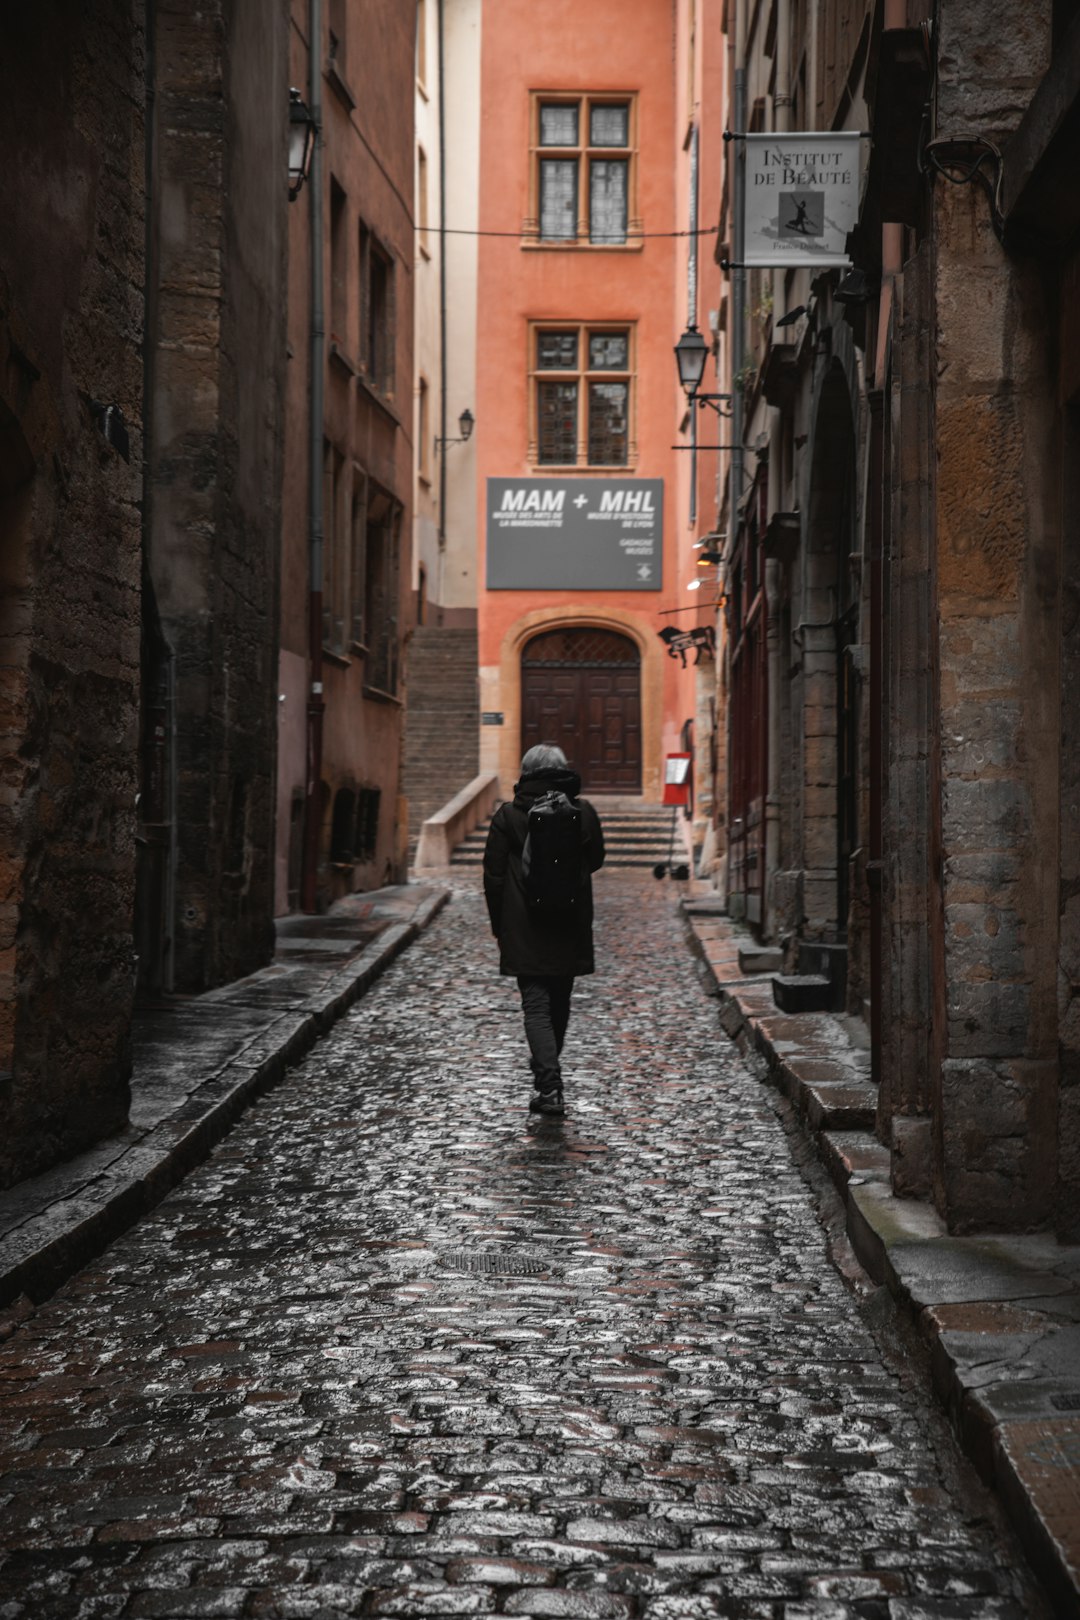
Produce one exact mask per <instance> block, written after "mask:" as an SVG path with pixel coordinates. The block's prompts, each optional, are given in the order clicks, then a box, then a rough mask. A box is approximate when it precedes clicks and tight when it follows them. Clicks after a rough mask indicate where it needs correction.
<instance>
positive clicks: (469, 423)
mask: <svg viewBox="0 0 1080 1620" xmlns="http://www.w3.org/2000/svg"><path fill="white" fill-rule="evenodd" d="M475 426H476V418H475V416H474V415H473V413H472V411H470V409H469V407H468V406H467V405H466V407H465V409H464V410H463V411H462V413H461V415H460V416H459V417H458V427H459V428H460V429H461V437H460V438H457V439H436V440H435V449H436V451H437V450H438V449H439V447H440V445H444V444H464V443H465V441H466V439H471V438H472V430H473V428H474V427H475Z"/></svg>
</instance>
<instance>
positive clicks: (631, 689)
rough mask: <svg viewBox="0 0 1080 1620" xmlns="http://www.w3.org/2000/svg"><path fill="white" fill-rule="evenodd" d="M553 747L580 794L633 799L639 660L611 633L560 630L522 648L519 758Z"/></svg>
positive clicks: (637, 778) (637, 767)
mask: <svg viewBox="0 0 1080 1620" xmlns="http://www.w3.org/2000/svg"><path fill="white" fill-rule="evenodd" d="M541 742H550V743H557V744H558V746H559V747H560V748H561V749H562V750H563V752H564V753H565V754H566V757H567V758H568V759H569V760H570V762H571V763H572V764H573V765H574V767H575V769H576V770H578V771H579V772H580V774H581V785H582V787H583V788H584V789H585V791H586V792H588V793H640V792H641V654H640V652H639V651H638V648H637V646H636V645H635V643H634V642H633V641H631V639H630V637H629V636H624V635H620V634H619V632H618V631H616V630H601V629H596V628H591V627H580V628H579V627H577V626H573V627H571V626H568V627H566V628H564V629H560V630H545V631H542V632H541V634H540V635H537V636H533V638H532V640H531V641H529V642H527V643H526V645H525V648H524V650H523V652H522V658H521V751H522V753H524V752H525V750H526V749H527V748H532V747H533V746H534V745H535V744H536V743H541Z"/></svg>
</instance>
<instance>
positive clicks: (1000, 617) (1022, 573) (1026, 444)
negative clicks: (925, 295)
mask: <svg viewBox="0 0 1080 1620" xmlns="http://www.w3.org/2000/svg"><path fill="white" fill-rule="evenodd" d="M995 10H998V11H1000V29H998V30H995V28H994V19H993V17H992V16H991V15H988V13H992V12H994V11H995ZM1049 43H1050V6H1049V5H1048V4H1045V3H1042V0H1040V3H1037V4H1033V5H1031V6H1028V7H1025V8H1023V12H1022V15H1021V14H1019V13H1017V11H1016V9H1015V8H1014V7H1009V8H1006V7H1005V6H1004V5H1003V4H1001V5H999V6H996V5H990V6H987V5H986V4H985V3H979V4H973V3H971V0H952V3H951V4H947V5H943V6H942V7H941V8H940V36H939V43H938V104H937V133H938V136H939V138H947V137H955V136H967V135H969V134H971V133H972V132H974V133H977V134H979V135H981V136H984V137H986V138H988V139H991V140H996V141H998V142H1000V141H1002V139H1003V138H1004V137H1005V136H1007V135H1008V133H1009V132H1010V131H1011V130H1012V129H1014V128H1015V127H1016V125H1017V124H1018V122H1019V120H1020V117H1021V116H1022V113H1023V111H1024V109H1025V107H1026V106H1027V104H1028V103H1029V102H1030V100H1031V96H1032V94H1033V92H1034V89H1035V87H1036V85H1037V83H1038V81H1039V78H1040V77H1041V75H1042V73H1043V72H1044V71H1045V69H1046V66H1047V64H1048V60H1049ZM933 210H934V218H933V247H934V283H933V298H934V311H935V326H936V342H935V351H934V362H935V363H934V368H933V374H934V376H935V378H936V390H935V444H936V460H935V486H934V503H935V534H934V559H933V571H934V576H935V581H936V619H937V639H938V647H937V654H938V664H939V670H940V675H939V690H938V711H937V714H936V716H935V722H936V723H935V732H936V736H937V739H938V746H937V749H936V751H935V757H934V759H933V761H932V767H933V770H934V779H933V792H934V795H935V800H936V802H935V805H934V807H933V814H935V815H936V816H937V817H939V825H940V866H939V867H938V871H939V873H940V877H939V882H940V904H941V919H940V920H941V941H942V949H941V956H940V960H941V966H942V980H941V982H942V984H943V986H944V995H943V997H942V998H941V1002H943V1005H942V1004H941V1002H939V1007H938V1025H937V1043H936V1044H937V1048H938V1051H937V1053H936V1054H935V1055H936V1056H937V1057H938V1058H939V1062H938V1064H937V1071H936V1075H935V1081H936V1087H935V1090H936V1095H935V1111H936V1115H937V1131H936V1137H937V1144H936V1146H937V1152H936V1160H935V1173H934V1179H935V1190H936V1196H937V1200H938V1203H939V1206H940V1207H941V1209H942V1210H943V1212H944V1213H945V1214H946V1216H947V1217H948V1219H949V1220H950V1223H951V1224H952V1225H953V1226H954V1227H958V1228H970V1227H977V1226H987V1225H1002V1226H1008V1225H1015V1224H1016V1223H1017V1221H1018V1220H1019V1221H1020V1224H1037V1223H1038V1222H1040V1221H1043V1220H1045V1219H1047V1218H1048V1217H1049V1216H1050V1215H1051V1213H1052V1209H1053V1190H1054V1179H1055V1175H1054V1172H1055V1122H1054V1113H1055V1106H1056V1092H1057V1035H1056V1008H1055V999H1056V936H1057V909H1058V908H1057V871H1058V803H1057V788H1058V778H1057V757H1058V740H1059V734H1060V712H1059V693H1060V682H1059V662H1058V660H1059V651H1058V649H1059V641H1060V625H1059V615H1058V600H1057V590H1058V584H1057V576H1058V567H1059V562H1058V553H1059V546H1060V532H1059V517H1058V515H1057V512H1056V509H1055V499H1056V491H1057V489H1058V487H1059V480H1060V468H1059V465H1058V461H1057V455H1056V453H1055V448H1054V446H1055V442H1056V434H1055V421H1054V418H1055V408H1056V401H1055V392H1056V390H1055V378H1054V377H1053V376H1052V375H1048V367H1047V361H1048V355H1049V350H1048V346H1047V341H1046V340H1047V332H1048V329H1049V317H1050V311H1049V310H1048V309H1047V306H1046V302H1045V298H1044V290H1043V284H1042V279H1041V275H1040V272H1039V268H1038V266H1037V265H1035V264H1033V263H1031V262H1030V261H1029V262H1024V261H1022V260H1017V259H1016V258H1011V257H1009V256H1007V255H1006V253H1005V252H1004V251H1003V249H1002V246H1001V244H1000V242H999V241H998V240H997V237H996V236H995V233H994V230H993V225H992V221H991V218H990V210H989V207H988V202H987V198H986V197H985V196H984V195H983V192H982V190H981V188H979V187H977V186H966V187H954V186H948V185H945V184H938V185H937V186H936V187H935V189H934V194H933Z"/></svg>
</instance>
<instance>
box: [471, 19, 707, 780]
mask: <svg viewBox="0 0 1080 1620" xmlns="http://www.w3.org/2000/svg"><path fill="white" fill-rule="evenodd" d="M713 9H714V8H713V6H712V4H711V0H680V4H679V5H678V6H676V7H672V6H671V5H670V4H666V3H661V0H643V3H640V4H637V5H635V6H634V7H633V8H632V13H631V15H630V16H629V17H628V13H627V8H626V7H625V5H624V4H621V3H620V0H592V3H591V4H590V5H589V6H587V7H582V6H580V5H577V4H575V3H573V0H553V3H552V4H549V5H548V6H546V7H544V8H543V9H542V10H538V9H537V8H536V7H535V6H533V5H531V4H529V3H527V0H501V3H500V4H499V5H498V6H491V7H487V8H485V12H484V24H483V41H482V59H481V60H482V66H481V80H482V85H481V109H482V125H481V140H480V229H481V231H482V232H483V233H485V234H483V235H482V236H481V239H480V251H479V263H478V308H479V334H478V355H477V398H476V418H477V432H476V438H477V473H478V488H477V550H478V568H477V575H478V625H479V665H480V703H481V710H482V724H481V767H482V768H483V769H494V770H497V771H498V772H499V775H500V781H501V787H502V791H503V792H504V793H506V792H509V790H510V788H511V786H512V783H513V781H514V779H515V776H516V774H517V765H518V762H519V760H520V757H521V753H522V750H523V747H525V746H528V745H530V744H531V743H533V742H537V741H556V742H559V743H560V744H561V745H562V746H563V747H564V748H565V749H566V751H567V753H568V755H570V757H571V759H572V761H573V763H574V764H575V765H576V766H577V767H578V768H579V769H580V770H581V772H582V776H583V781H584V786H585V789H586V791H587V792H590V793H606V794H612V795H618V796H620V797H627V798H640V799H642V800H643V801H645V802H653V803H655V802H657V801H658V800H659V799H660V796H661V791H662V778H663V759H664V755H665V754H666V753H668V752H675V751H679V750H681V749H682V748H683V747H684V746H685V744H686V742H687V741H692V739H693V729H694V728H693V721H694V718H695V715H696V713H697V712H698V708H699V696H700V692H701V691H702V689H707V690H709V691H713V690H714V684H715V677H714V674H713V665H712V658H711V653H710V652H709V651H708V645H707V644H708V640H709V635H708V631H709V628H710V626H714V625H715V612H714V611H711V606H712V602H713V600H714V593H713V592H712V591H711V590H710V589H708V588H706V589H703V590H700V591H699V592H698V594H697V596H696V597H695V596H693V595H690V594H688V592H687V585H688V584H689V583H690V581H691V580H692V579H693V577H694V575H695V573H696V572H697V570H696V567H695V560H696V553H695V551H694V549H693V548H694V543H695V541H696V540H698V539H699V538H700V528H701V525H700V524H699V522H698V520H697V517H696V511H695V508H696V510H697V511H704V512H709V511H714V510H715V505H714V503H712V502H710V501H708V500H702V499H696V500H695V499H694V498H693V497H692V495H691V490H692V487H694V488H695V489H697V488H700V489H702V490H704V489H705V488H706V487H710V488H711V484H712V482H713V481H714V480H715V456H714V455H712V454H710V453H702V454H698V455H692V454H688V453H686V452H685V451H683V450H680V449H676V448H674V447H675V446H676V445H687V446H689V444H690V424H689V419H688V413H687V406H686V401H685V399H684V397H683V395H682V393H681V392H680V390H679V387H678V380H677V375H676V368H675V363H674V359H673V354H672V349H673V345H674V343H675V342H676V340H677V338H678V336H679V334H680V333H681V332H682V330H683V328H684V327H685V325H686V324H687V318H688V313H690V312H691V311H693V313H694V314H695V315H696V317H697V319H698V321H699V323H700V324H701V326H702V327H706V328H707V326H708V323H709V317H710V311H709V308H708V304H709V300H710V298H711V300H712V303H713V304H714V305H716V304H718V302H719V298H718V294H716V293H714V292H713V291H712V288H713V287H714V286H715V285H716V282H715V277H716V269H715V264H714V262H713V256H712V252H711V242H710V243H709V244H708V246H705V245H704V244H705V243H706V242H707V240H708V239H706V238H702V239H701V240H702V244H703V245H702V247H701V248H700V249H699V250H698V251H697V254H696V259H697V263H696V264H694V265H691V262H690V260H691V257H692V256H693V247H692V244H694V243H695V242H696V240H697V239H696V238H695V237H693V236H690V235H689V234H687V233H688V232H689V230H690V218H691V197H690V194H691V191H692V189H693V186H694V181H695V176H696V184H697V188H698V191H699V192H700V189H701V184H702V169H701V167H700V165H699V164H698V160H697V153H698V150H700V149H701V147H702V143H701V132H700V129H699V127H698V126H699V120H700V117H701V113H702V109H703V108H704V109H705V110H706V112H707V116H708V120H709V124H710V127H711V128H712V130H713V132H714V133H713V144H714V145H715V147H716V156H715V160H714V161H712V163H711V170H712V173H713V179H712V181H711V185H712V186H713V187H714V188H715V187H716V186H717V184H718V181H717V179H716V176H717V175H718V173H719V166H720V158H719V148H720V132H721V130H722V111H721V97H722V90H721V80H722V71H721V70H722V61H721V56H720V43H721V35H720V30H719V27H718V26H716V23H715V19H713V25H712V26H707V23H708V19H709V18H711V17H712V12H713ZM710 51H711V52H714V53H715V60H710V56H709V52H710ZM709 212H710V213H711V214H712V215H713V217H715V210H714V209H712V208H711V207H710V209H709ZM451 223H452V222H451ZM695 272H697V273H696V274H695ZM710 277H711V278H712V279H711V280H710V279H709V278H710ZM711 313H712V315H713V324H714V326H715V325H718V324H719V316H718V313H717V312H716V311H715V310H714V311H712V312H711ZM706 386H710V385H709V384H708V383H707V384H706ZM714 421H715V419H714V418H711V417H710V418H709V419H708V420H707V421H705V422H702V421H701V419H700V418H699V422H698V429H699V432H700V433H701V436H702V438H703V439H704V440H706V441H708V442H710V443H715V442H716V433H715V430H714ZM711 582H712V581H711V576H710V578H709V581H708V583H710V584H711ZM699 603H700V609H699V608H698V604H699ZM665 628H667V629H669V631H670V632H671V633H675V632H678V633H681V632H684V631H689V630H691V629H693V628H698V629H700V630H703V631H705V632H706V634H705V635H704V637H699V638H698V641H699V643H702V642H704V643H705V651H704V652H703V653H700V654H699V649H698V646H693V647H691V648H689V649H688V650H687V652H686V654H685V667H684V654H683V652H680V650H679V649H678V648H677V647H676V648H675V649H674V651H675V653H676V656H674V657H672V656H670V652H671V650H672V649H671V647H670V642H671V633H669V635H668V637H667V639H663V638H662V637H661V634H660V632H661V631H663V630H665ZM700 763H701V762H700V761H699V766H700ZM700 780H701V777H700V771H699V782H700Z"/></svg>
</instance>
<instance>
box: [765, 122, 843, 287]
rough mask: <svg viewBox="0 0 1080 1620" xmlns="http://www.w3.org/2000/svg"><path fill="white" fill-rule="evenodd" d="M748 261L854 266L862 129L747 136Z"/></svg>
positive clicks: (769, 263) (771, 263) (787, 264)
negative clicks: (850, 248)
mask: <svg viewBox="0 0 1080 1620" xmlns="http://www.w3.org/2000/svg"><path fill="white" fill-rule="evenodd" d="M745 141H746V148H745V150H746V172H745V179H746V184H745V187H744V196H745V198H746V206H745V227H746V229H745V234H744V236H743V243H744V251H743V261H744V263H745V264H747V265H748V266H750V267H751V268H755V269H756V268H758V267H761V268H768V267H770V266H772V267H776V266H782V267H784V268H786V267H788V266H789V265H804V264H810V265H817V266H819V267H824V266H828V265H849V264H850V263H851V260H850V259H849V258H848V256H847V253H846V251H845V244H846V242H847V237H848V232H849V231H852V230H854V228H855V221H856V220H857V218H858V215H859V164H860V158H861V153H860V147H861V145H862V137H861V136H859V135H858V134H855V135H849V134H842V135H835V134H834V135H823V134H821V133H820V132H818V131H811V132H810V133H809V134H787V135H776V134H772V135H747V136H746V137H745Z"/></svg>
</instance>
